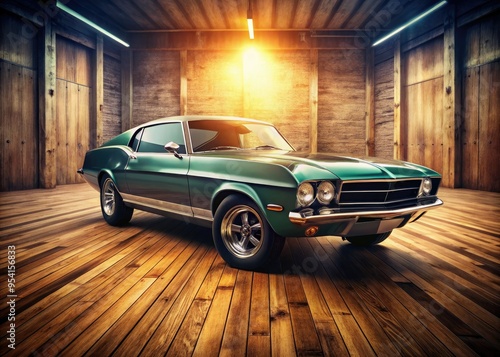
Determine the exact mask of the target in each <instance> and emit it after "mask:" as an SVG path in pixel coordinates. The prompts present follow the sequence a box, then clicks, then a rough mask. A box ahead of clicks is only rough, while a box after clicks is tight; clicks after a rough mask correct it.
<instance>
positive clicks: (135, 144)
mask: <svg viewBox="0 0 500 357" xmlns="http://www.w3.org/2000/svg"><path fill="white" fill-rule="evenodd" d="M143 131H144V130H143V129H140V130H139V131H137V132H136V133H135V134H134V136H133V137H132V140H131V141H130V144H129V146H130V147H131V148H132V150H134V151H137V149H138V148H139V142H140V141H141V136H142V132H143Z"/></svg>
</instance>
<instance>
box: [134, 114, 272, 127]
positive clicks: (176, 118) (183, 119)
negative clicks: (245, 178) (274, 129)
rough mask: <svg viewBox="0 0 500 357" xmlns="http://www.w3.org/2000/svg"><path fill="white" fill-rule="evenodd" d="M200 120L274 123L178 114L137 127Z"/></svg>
mask: <svg viewBox="0 0 500 357" xmlns="http://www.w3.org/2000/svg"><path fill="white" fill-rule="evenodd" d="M199 120H214V121H216V120H225V121H245V122H252V123H259V124H267V125H272V124H271V123H269V122H265V121H262V120H257V119H251V118H244V117H236V116H225V115H178V116H172V117H165V118H160V119H155V120H152V121H148V122H146V123H143V124H141V125H139V126H137V128H140V127H144V126H149V125H154V124H161V123H170V122H189V121H199Z"/></svg>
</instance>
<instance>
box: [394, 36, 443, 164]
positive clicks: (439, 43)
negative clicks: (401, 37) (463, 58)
mask: <svg viewBox="0 0 500 357" xmlns="http://www.w3.org/2000/svg"><path fill="white" fill-rule="evenodd" d="M402 82H403V88H402V90H403V92H404V94H403V95H402V97H403V102H402V108H401V110H402V118H404V120H405V123H406V132H405V138H404V140H403V143H402V145H403V146H406V148H404V149H403V150H402V151H403V152H406V153H407V156H406V157H405V159H406V160H408V161H411V162H415V163H418V164H421V165H424V166H427V167H430V168H432V169H434V170H436V171H438V172H443V152H442V150H443V135H444V133H443V131H442V127H443V105H442V102H443V100H442V98H443V91H444V89H443V37H442V36H440V37H438V38H435V39H433V40H431V41H428V42H426V43H424V44H423V45H421V46H418V47H416V48H413V49H411V50H410V51H408V52H406V53H404V54H403V56H402Z"/></svg>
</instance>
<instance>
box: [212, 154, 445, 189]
mask: <svg viewBox="0 0 500 357" xmlns="http://www.w3.org/2000/svg"><path fill="white" fill-rule="evenodd" d="M213 155H214V156H219V155H221V156H224V157H228V158H229V157H230V158H234V159H242V160H250V161H255V162H263V163H267V164H274V165H280V166H284V167H286V168H287V169H288V170H289V171H290V172H291V173H292V174H294V176H295V177H296V178H297V180H298V181H299V182H300V181H303V180H307V179H335V178H338V179H341V180H363V179H395V178H399V179H401V178H410V177H426V176H439V174H438V173H437V172H435V171H433V170H431V169H428V168H426V167H423V166H420V165H416V164H412V163H409V162H405V161H398V160H389V159H381V158H375V157H350V156H341V155H333V154H312V153H305V152H286V151H279V150H257V151H249V150H242V151H231V152H227V151H226V152H224V153H222V152H217V153H213ZM211 156H212V155H211Z"/></svg>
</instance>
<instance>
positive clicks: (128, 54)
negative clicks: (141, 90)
mask: <svg viewBox="0 0 500 357" xmlns="http://www.w3.org/2000/svg"><path fill="white" fill-rule="evenodd" d="M121 58H122V63H121V85H122V91H121V93H122V98H121V99H122V129H121V130H122V131H126V130H128V129H130V128H131V127H132V125H133V124H132V121H133V115H132V108H133V100H134V97H133V94H132V93H133V92H132V91H133V82H132V79H133V77H132V63H133V62H132V61H133V56H132V51H128V50H127V51H126V50H123V51H122V52H121Z"/></svg>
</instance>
